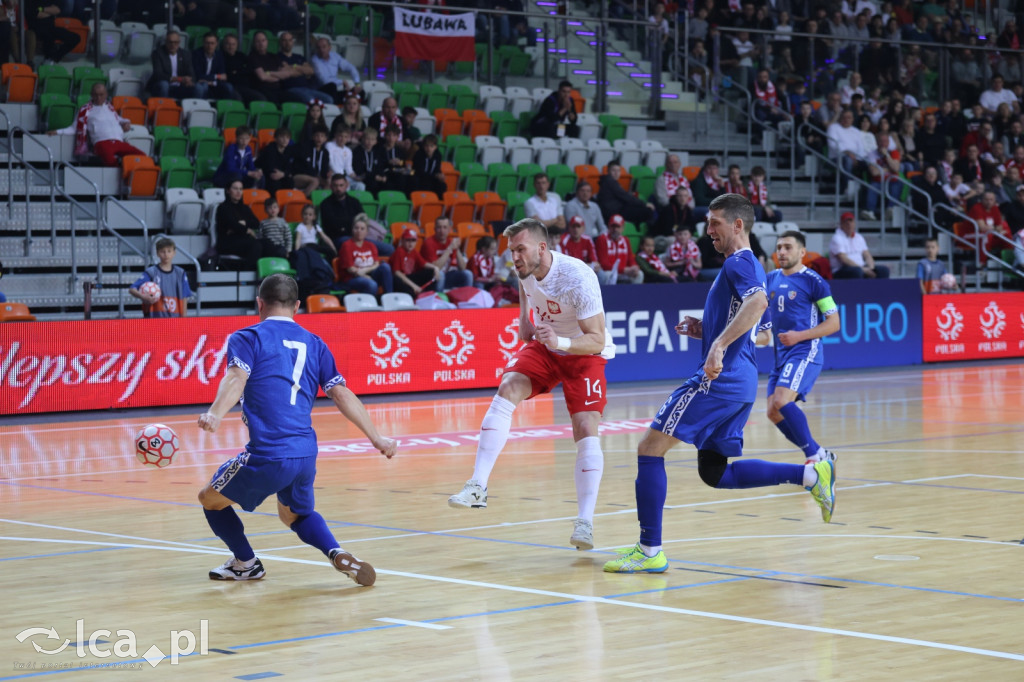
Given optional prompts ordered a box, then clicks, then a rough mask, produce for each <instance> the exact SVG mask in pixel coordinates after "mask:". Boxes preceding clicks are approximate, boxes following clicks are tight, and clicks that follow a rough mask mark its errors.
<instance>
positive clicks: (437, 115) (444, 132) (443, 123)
mask: <svg viewBox="0 0 1024 682" xmlns="http://www.w3.org/2000/svg"><path fill="white" fill-rule="evenodd" d="M434 119H435V120H436V121H437V136H438V137H439V138H441V141H442V142H444V141H446V140H447V139H448V137H449V136H450V135H460V136H462V128H463V125H464V121H463V120H462V117H461V116H459V112H457V111H456V110H455V109H434ZM467 139H468V138H467Z"/></svg>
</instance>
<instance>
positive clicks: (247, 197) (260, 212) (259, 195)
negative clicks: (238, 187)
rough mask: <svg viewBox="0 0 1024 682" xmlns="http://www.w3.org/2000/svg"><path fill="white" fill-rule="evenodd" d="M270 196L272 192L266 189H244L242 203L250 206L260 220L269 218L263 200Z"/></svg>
mask: <svg viewBox="0 0 1024 682" xmlns="http://www.w3.org/2000/svg"><path fill="white" fill-rule="evenodd" d="M269 198H270V192H268V191H267V190H265V189H255V188H253V189H245V190H242V203H243V204H245V205H246V206H248V207H249V208H250V209H251V210H252V212H253V213H254V214H255V215H256V217H257V218H259V219H260V220H266V218H267V210H266V209H265V208H264V207H263V202H265V201H266V200H267V199H269Z"/></svg>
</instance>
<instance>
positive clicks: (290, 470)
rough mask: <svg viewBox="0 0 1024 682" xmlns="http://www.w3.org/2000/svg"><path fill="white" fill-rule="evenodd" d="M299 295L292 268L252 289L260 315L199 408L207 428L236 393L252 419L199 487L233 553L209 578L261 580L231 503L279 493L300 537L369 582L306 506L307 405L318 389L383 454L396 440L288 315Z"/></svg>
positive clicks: (231, 344)
mask: <svg viewBox="0 0 1024 682" xmlns="http://www.w3.org/2000/svg"><path fill="white" fill-rule="evenodd" d="M298 298H299V289H298V286H297V285H296V283H295V280H294V279H292V278H291V277H289V276H287V275H282V274H277V275H271V276H270V277H267V278H266V279H265V280H263V283H262V284H260V290H259V296H258V297H257V299H256V304H257V308H258V310H259V316H260V322H259V324H256V325H253V326H251V327H246V328H245V329H241V330H239V331H237V332H235V333H234V334H232V335H231V336H230V337H229V338H228V351H227V360H228V363H227V370H226V371H225V373H224V378H223V379H221V382H220V386H219V387H218V388H217V397H216V398H215V399H214V402H213V405H211V406H210V409H209V410H208V411H207V412H205V413H203V414H201V415H200V416H199V427H200V428H201V429H204V430H206V431H209V432H210V433H213V432H215V431H216V430H217V427H218V426H220V423H221V420H222V419H223V418H224V415H226V414H227V413H228V411H229V410H230V409H231V408H232V407H233V406H234V405H235V404H236V403H237V402H238V401H239V399H240V398H241V400H242V421H243V422H245V424H246V425H247V426H248V428H249V443H248V444H247V445H246V446H245V451H244V452H242V453H241V454H239V455H238V456H237V457H234V458H233V459H230V460H228V461H227V462H225V463H224V464H222V465H221V467H220V468H219V469H218V470H217V473H216V474H214V476H213V479H212V480H211V481H210V483H209V484H208V485H207V486H206V487H205V488H203V489H202V490H201V491H200V492H199V501H200V502H201V503H202V505H203V511H204V512H205V513H206V520H207V522H209V524H210V528H211V529H213V532H214V533H215V534H216V535H217V537H219V538H220V539H221V540H223V541H224V544H225V545H227V546H228V549H230V550H231V553H232V555H233V556H232V557H231V558H230V559H228V560H227V561H226V562H224V565H223V566H219V567H217V568H215V569H213V570H211V571H210V579H211V580H258V579H260V578H262V577H263V576H264V575H265V573H266V572H265V570H264V568H263V564H262V562H260V560H259V559H258V558H256V554H255V553H254V552H253V549H252V547H251V546H250V545H249V540H248V539H247V538H246V537H245V528H244V527H243V525H242V520H241V519H240V518H239V517H238V514H236V513H235V510H234V508H233V507H232V506H231V505H233V504H237V505H238V506H240V507H241V508H242V509H244V510H246V511H250V512H251V511H253V510H254V509H256V507H258V506H259V505H260V503H262V502H263V500H265V499H266V498H267V497H269V496H270V495H274V494H276V495H277V514H278V517H279V518H280V519H281V521H282V522H283V523H284V524H285V525H286V526H288V527H289V528H291V529H292V530H293V531H295V533H296V535H298V536H299V539H300V540H302V541H303V542H305V543H306V544H307V545H312V546H313V547H316V548H317V549H319V550H320V551H321V552H323V553H324V554H325V555H327V557H328V559H330V561H331V563H332V564H333V566H334V568H336V569H337V570H339V571H341V572H342V573H344V574H346V575H347V576H348V577H350V578H352V580H354V581H356V582H357V583H359V584H360V585H372V584H373V582H374V580H375V579H376V572H375V571H374V569H373V567H372V566H371V565H370V564H368V563H366V562H365V561H360V560H359V559H357V558H356V557H355V556H353V555H352V554H350V553H349V552H346V551H345V550H343V549H341V548H340V547H339V546H338V541H337V540H335V539H334V535H333V534H332V533H331V531H330V529H329V528H328V527H327V524H326V522H325V521H324V519H323V517H322V516H320V514H318V513H317V512H316V511H315V510H314V509H313V480H314V478H315V477H316V454H317V443H316V433H315V432H314V431H313V425H312V419H311V412H312V409H313V402H314V400H315V399H316V395H317V391H318V389H319V388H323V389H324V392H325V393H326V394H327V396H328V397H329V398H330V399H331V400H332V401H334V404H335V406H337V408H338V410H339V411H340V412H341V413H342V414H343V415H345V417H347V418H348V420H349V421H351V422H352V423H353V424H355V425H356V426H357V427H358V428H359V430H360V431H362V432H363V433H364V434H366V437H367V438H369V439H370V442H371V443H372V444H373V447H375V448H377V449H378V450H379V451H380V452H381V454H383V455H384V456H385V457H387V458H388V459H391V457H392V456H394V454H395V447H396V443H395V441H394V440H392V439H391V438H385V437H383V436H381V435H380V434H379V433H378V432H377V428H376V427H375V426H374V425H373V422H372V420H371V419H370V415H369V414H368V413H367V412H366V408H365V407H364V406H363V404H362V403H361V402H360V401H359V398H357V397H356V395H355V394H354V393H353V392H352V391H350V390H349V389H348V388H346V387H345V380H344V379H343V378H342V376H341V374H339V373H338V369H337V367H336V366H335V363H334V356H332V355H331V351H330V350H329V349H328V348H327V345H326V344H325V343H324V342H323V340H322V339H320V337H319V336H317V335H316V334H313V333H312V332H309V331H306V330H305V329H303V328H302V327H300V326H299V325H298V324H297V323H296V322H295V319H294V317H295V314H296V313H297V312H298V309H299V300H298Z"/></svg>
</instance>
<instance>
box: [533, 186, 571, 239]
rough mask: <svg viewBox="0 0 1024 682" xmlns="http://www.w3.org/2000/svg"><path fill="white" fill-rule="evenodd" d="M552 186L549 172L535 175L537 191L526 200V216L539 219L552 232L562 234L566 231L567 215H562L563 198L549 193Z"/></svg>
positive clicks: (535, 189) (534, 187) (535, 188)
mask: <svg viewBox="0 0 1024 682" xmlns="http://www.w3.org/2000/svg"><path fill="white" fill-rule="evenodd" d="M550 186H551V182H550V180H548V176H547V173H537V174H536V175H534V176H533V189H534V191H535V192H536V194H534V195H533V196H532V197H530V198H529V199H527V200H526V203H525V204H524V206H523V207H524V208H525V210H526V217H527V218H533V219H534V220H539V221H541V222H542V223H544V227H546V228H548V232H549V233H551V234H561V233H562V232H564V231H565V216H564V215H562V200H561V199H560V198H558V197H557V196H556V195H554V194H548V188H549V187H550Z"/></svg>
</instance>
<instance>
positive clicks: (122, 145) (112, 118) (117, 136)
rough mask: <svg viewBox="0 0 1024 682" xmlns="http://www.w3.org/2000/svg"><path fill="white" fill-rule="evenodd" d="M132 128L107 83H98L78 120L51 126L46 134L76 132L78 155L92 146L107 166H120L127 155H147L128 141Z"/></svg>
mask: <svg viewBox="0 0 1024 682" xmlns="http://www.w3.org/2000/svg"><path fill="white" fill-rule="evenodd" d="M131 128H132V125H131V121H129V120H128V119H126V118H122V117H121V116H119V115H118V113H117V112H116V111H114V107H113V106H112V105H111V104H110V102H108V101H107V86H106V85H104V84H103V83H95V84H93V86H92V89H91V90H90V92H89V101H88V102H87V103H86V104H85V105H83V106H82V108H80V109H79V110H78V113H77V114H76V115H75V122H74V123H72V124H71V125H69V126H68V127H67V128H61V129H60V130H48V131H46V134H47V135H74V136H75V156H86V155H87V154H88V153H89V147H90V146H91V147H92V151H93V153H94V154H95V155H96V156H98V157H99V159H100V163H102V164H103V165H104V166H119V165H121V157H123V156H146V154H145V153H144V152H143V151H142V150H140V149H137V148H136V147H133V146H132V145H130V144H128V143H127V142H125V141H124V134H125V133H126V132H128V131H129V130H131Z"/></svg>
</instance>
